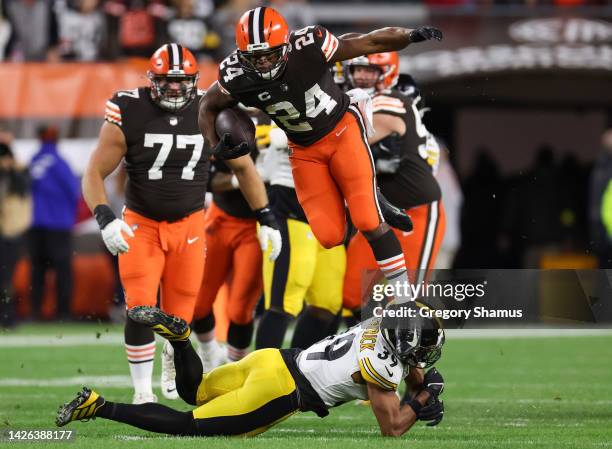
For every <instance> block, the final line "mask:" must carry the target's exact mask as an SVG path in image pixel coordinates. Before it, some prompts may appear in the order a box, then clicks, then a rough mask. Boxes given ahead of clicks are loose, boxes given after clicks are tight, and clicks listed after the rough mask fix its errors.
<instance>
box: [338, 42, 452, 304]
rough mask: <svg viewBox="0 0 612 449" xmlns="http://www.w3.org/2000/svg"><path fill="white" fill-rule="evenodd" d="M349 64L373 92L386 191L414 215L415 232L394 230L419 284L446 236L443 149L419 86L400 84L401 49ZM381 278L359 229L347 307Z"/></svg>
mask: <svg viewBox="0 0 612 449" xmlns="http://www.w3.org/2000/svg"><path fill="white" fill-rule="evenodd" d="M346 65H347V78H348V82H349V86H350V87H351V88H360V89H363V90H366V91H367V92H368V93H370V94H371V95H372V96H373V100H372V103H373V113H374V114H373V122H374V128H375V129H376V133H375V134H374V135H373V136H372V137H370V138H369V143H370V145H372V150H373V153H374V154H375V159H376V169H377V178H376V179H377V181H378V185H379V187H380V189H381V191H382V193H383V195H384V196H385V197H386V198H387V199H388V200H389V201H390V202H391V203H392V204H393V205H394V206H397V207H399V208H401V209H403V210H405V211H406V213H407V214H408V215H410V218H411V219H412V222H413V226H414V229H413V231H412V232H411V233H407V232H401V231H398V230H394V232H395V235H396V236H397V238H398V240H399V242H400V244H401V246H402V250H403V252H404V257H405V259H406V267H407V268H408V270H410V272H411V273H415V278H414V282H415V283H416V284H420V283H421V282H423V281H424V280H425V279H426V274H427V271H428V270H429V269H431V268H432V267H433V265H434V262H435V259H436V255H437V253H438V250H439V248H440V245H441V243H442V239H443V237H444V229H445V216H444V207H443V205H442V199H441V192H440V186H439V185H438V181H437V180H436V178H435V177H434V173H435V170H436V169H437V166H438V162H439V156H440V148H439V146H438V143H437V142H436V139H435V138H434V137H433V135H432V134H431V133H430V132H429V131H428V130H427V128H426V127H425V125H424V124H423V122H422V121H421V111H420V110H419V102H420V100H421V97H420V95H419V92H418V90H417V89H416V85H414V83H413V85H409V86H402V87H403V90H400V89H399V88H398V78H399V57H398V55H397V53H396V52H388V53H378V54H371V55H368V56H362V57H358V58H355V59H352V60H350V61H348V63H347V64H346ZM380 277H381V273H380V271H379V270H378V267H377V264H376V259H375V257H374V255H373V254H372V251H371V250H370V247H369V245H368V242H367V240H366V239H365V238H364V236H363V234H362V233H361V232H358V233H357V234H356V235H355V236H354V237H353V238H352V239H351V241H350V244H349V246H348V250H347V270H346V275H345V278H344V295H343V296H344V307H345V308H348V309H351V310H358V309H359V308H360V307H361V305H362V303H363V301H364V300H367V298H368V297H369V293H370V290H371V287H372V285H373V284H374V283H376V282H378V281H379V280H380Z"/></svg>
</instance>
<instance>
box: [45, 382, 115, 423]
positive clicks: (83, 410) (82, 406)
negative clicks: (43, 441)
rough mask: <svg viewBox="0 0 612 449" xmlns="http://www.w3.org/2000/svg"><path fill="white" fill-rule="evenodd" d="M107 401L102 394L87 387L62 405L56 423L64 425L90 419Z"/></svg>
mask: <svg viewBox="0 0 612 449" xmlns="http://www.w3.org/2000/svg"><path fill="white" fill-rule="evenodd" d="M105 402H106V401H105V400H104V398H103V397H102V396H100V395H99V394H98V393H96V392H95V391H93V390H90V389H89V388H87V387H83V391H79V392H78V393H77V397H76V398H74V399H73V400H72V401H70V402H69V403H67V404H64V405H62V406H60V408H59V409H58V411H57V416H56V417H55V424H56V425H57V426H58V427H63V426H65V425H66V424H68V423H69V422H71V421H89V420H90V419H91V418H95V417H96V412H97V411H98V409H99V408H100V407H102V406H103V405H104V403H105Z"/></svg>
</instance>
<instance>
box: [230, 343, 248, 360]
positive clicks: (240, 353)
mask: <svg viewBox="0 0 612 449" xmlns="http://www.w3.org/2000/svg"><path fill="white" fill-rule="evenodd" d="M248 353H249V348H243V349H240V348H235V347H233V346H232V345H227V358H228V359H229V360H230V361H231V362H237V361H238V360H240V359H243V358H244V357H246V355H247V354H248Z"/></svg>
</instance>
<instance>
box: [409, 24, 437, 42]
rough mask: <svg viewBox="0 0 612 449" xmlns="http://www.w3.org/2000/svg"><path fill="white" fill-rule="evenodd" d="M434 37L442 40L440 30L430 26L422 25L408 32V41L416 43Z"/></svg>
mask: <svg viewBox="0 0 612 449" xmlns="http://www.w3.org/2000/svg"><path fill="white" fill-rule="evenodd" d="M431 39H435V40H437V41H441V40H442V31H440V30H439V29H437V28H434V27H432V26H422V27H419V28H417V29H416V30H412V31H411V32H410V42H412V43H413V44H414V43H417V42H423V41H429V40H431Z"/></svg>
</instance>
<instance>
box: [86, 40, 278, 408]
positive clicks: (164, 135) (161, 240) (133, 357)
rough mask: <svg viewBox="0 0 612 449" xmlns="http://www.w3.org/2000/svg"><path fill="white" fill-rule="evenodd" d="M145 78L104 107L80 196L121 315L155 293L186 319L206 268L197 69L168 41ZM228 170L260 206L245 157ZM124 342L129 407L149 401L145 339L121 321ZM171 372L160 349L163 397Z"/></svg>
mask: <svg viewBox="0 0 612 449" xmlns="http://www.w3.org/2000/svg"><path fill="white" fill-rule="evenodd" d="M147 75H148V78H149V80H150V82H151V85H150V87H141V88H138V89H134V90H126V91H119V92H117V93H116V94H115V95H114V96H113V97H112V99H110V100H109V101H107V103H106V115H105V123H104V124H103V126H102V129H101V131H100V139H99V142H98V147H97V149H96V150H95V152H94V153H93V155H92V157H91V160H90V161H89V165H88V167H87V170H86V172H85V175H84V177H83V194H84V197H85V200H86V202H87V204H88V206H89V207H90V208H91V209H92V211H93V212H94V214H95V217H96V220H97V221H98V224H99V225H100V229H101V231H102V238H103V240H104V243H105V244H106V246H107V248H108V250H109V251H110V252H111V253H112V254H113V255H117V254H118V255H119V274H120V277H121V282H122V284H123V289H124V291H125V298H126V303H127V307H128V309H133V308H134V307H136V306H155V305H156V304H157V301H158V293H159V303H160V308H161V309H162V310H165V311H167V312H168V313H171V314H172V315H175V316H178V317H180V318H182V319H184V320H186V321H187V322H189V321H191V319H192V315H193V310H194V306H195V301H196V298H197V294H198V291H199V289H200V284H201V281H202V274H203V272H204V259H205V244H204V241H205V239H204V211H203V208H204V195H205V192H206V184H207V179H208V170H209V159H210V152H209V151H207V149H206V147H205V145H204V138H203V137H202V134H201V133H200V132H199V127H198V122H197V110H198V100H199V98H200V96H201V93H198V90H197V80H198V66H197V63H196V60H195V58H194V57H193V55H192V54H191V52H189V50H187V49H185V48H183V47H181V46H180V45H178V44H167V45H164V46H162V47H161V48H159V49H158V50H157V51H156V52H155V53H154V54H153V56H152V57H151V60H150V69H149V72H148V74H147ZM122 159H125V166H126V169H127V174H128V181H127V191H126V208H125V212H124V214H123V217H122V218H117V217H115V215H114V214H113V212H112V211H111V209H110V208H109V207H108V200H107V197H106V192H105V190H104V184H103V180H104V178H105V177H107V176H108V175H109V174H110V173H111V172H112V171H113V170H114V169H115V168H116V167H117V166H118V165H119V163H120V162H121V160H122ZM228 164H229V165H230V168H231V169H232V170H234V172H235V174H236V177H237V178H238V181H239V183H240V186H241V188H242V189H243V191H244V193H245V196H246V198H247V200H248V201H249V204H250V206H251V208H252V209H254V210H265V209H266V206H267V203H268V200H267V196H266V193H265V187H264V185H263V182H262V181H261V179H260V178H259V176H258V175H257V172H256V170H255V166H254V164H253V162H252V161H251V159H250V158H249V157H242V158H238V159H235V160H232V161H228ZM260 215H261V212H260ZM264 215H265V213H264ZM268 224H269V223H268ZM277 232H278V231H277ZM125 236H128V237H130V238H129V239H126V238H125ZM278 241H279V242H280V234H279V235H278ZM128 242H129V243H128ZM273 246H274V245H273ZM279 251H280V249H279ZM125 342H126V352H127V355H128V360H129V362H130V371H131V374H132V380H133V383H134V388H135V394H134V402H135V403H141V402H155V401H156V399H157V398H156V397H155V395H153V392H152V388H151V374H152V370H153V358H154V354H155V340H154V336H153V333H152V332H151V330H150V329H148V328H146V327H143V326H141V325H139V324H137V323H136V322H134V321H133V320H131V319H129V318H128V320H127V322H126V330H125ZM173 373H174V370H173V368H172V353H171V348H170V346H169V345H166V346H165V348H164V354H163V357H162V382H161V383H162V392H163V393H164V395H165V396H166V397H169V398H177V397H178V394H177V392H176V386H175V384H174V378H173Z"/></svg>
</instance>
